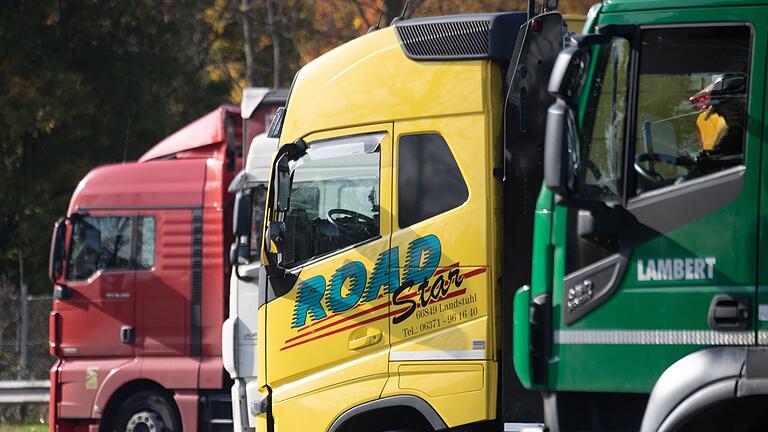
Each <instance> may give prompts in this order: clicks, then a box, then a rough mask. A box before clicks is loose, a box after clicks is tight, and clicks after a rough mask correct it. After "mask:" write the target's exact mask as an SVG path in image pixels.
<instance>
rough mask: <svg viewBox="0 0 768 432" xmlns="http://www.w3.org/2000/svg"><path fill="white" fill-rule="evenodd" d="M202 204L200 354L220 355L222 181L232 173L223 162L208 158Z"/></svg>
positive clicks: (225, 203) (225, 226)
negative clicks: (203, 201)
mask: <svg viewBox="0 0 768 432" xmlns="http://www.w3.org/2000/svg"><path fill="white" fill-rule="evenodd" d="M207 166H208V170H207V175H206V183H205V205H204V207H203V284H202V301H201V303H202V354H203V356H204V357H207V356H221V324H222V323H223V322H224V318H225V316H224V312H225V304H226V303H225V295H226V292H227V290H226V286H227V280H228V279H227V274H228V272H227V270H228V269H229V266H228V265H227V259H226V252H225V251H226V250H227V246H228V245H229V243H230V242H231V236H232V230H231V228H229V227H230V226H231V225H230V224H231V219H232V217H231V210H230V209H231V207H232V196H231V195H230V194H228V193H226V182H227V180H229V179H231V177H232V174H231V173H229V172H228V171H227V170H226V167H225V164H224V163H222V162H220V161H216V160H211V159H209V160H208V164H207Z"/></svg>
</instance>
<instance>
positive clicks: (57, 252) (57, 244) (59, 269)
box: [48, 217, 67, 282]
mask: <svg viewBox="0 0 768 432" xmlns="http://www.w3.org/2000/svg"><path fill="white" fill-rule="evenodd" d="M66 233H67V224H66V219H65V218H63V217H62V218H59V220H57V221H56V224H55V225H54V226H53V236H52V238H51V252H50V255H49V257H48V278H50V279H51V282H56V280H57V279H59V278H60V277H61V276H63V273H64V256H65V250H64V243H65V236H66Z"/></svg>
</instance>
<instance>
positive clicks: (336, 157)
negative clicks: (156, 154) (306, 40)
mask: <svg viewBox="0 0 768 432" xmlns="http://www.w3.org/2000/svg"><path fill="white" fill-rule="evenodd" d="M305 141H306V143H307V146H308V147H307V149H306V152H303V151H301V150H298V151H297V152H296V153H284V152H283V151H284V150H285V149H282V150H283V151H281V152H280V153H279V154H283V155H284V156H285V157H286V158H287V159H288V160H285V159H281V157H282V156H278V162H276V163H277V164H278V166H277V167H276V168H275V170H276V171H278V172H280V171H281V170H282V169H283V168H282V167H284V168H285V169H286V170H290V175H291V176H292V183H291V184H290V190H278V189H280V187H279V186H276V185H275V184H274V183H273V184H272V186H271V190H272V191H273V193H274V191H275V190H278V191H277V194H281V193H289V194H290V196H289V198H290V200H289V203H288V207H287V208H285V209H282V210H281V211H279V212H278V211H276V210H277V209H276V208H275V207H274V203H271V202H270V203H271V205H270V206H269V212H270V213H271V215H272V216H268V217H269V219H270V221H269V229H268V232H269V234H268V235H269V236H270V240H267V241H268V242H269V241H271V243H272V244H273V245H274V246H276V251H277V252H278V254H274V253H268V254H267V257H268V259H267V262H266V263H265V268H266V271H267V273H268V274H269V287H268V288H267V290H266V297H267V298H266V302H267V303H266V307H267V311H266V320H267V321H266V322H267V325H266V332H267V336H266V340H267V347H266V360H267V361H266V370H267V382H268V383H269V385H270V387H271V388H272V391H273V393H272V403H273V408H272V412H273V415H274V417H275V422H276V424H279V428H280V429H281V430H302V429H305V427H306V426H307V425H306V424H304V419H305V418H314V419H322V418H326V417H328V416H335V415H337V414H338V413H333V412H330V411H328V410H327V409H324V407H327V406H329V405H331V406H342V405H346V404H349V403H353V402H354V401H359V402H360V403H361V402H364V401H368V400H372V399H376V398H378V397H379V395H380V394H381V391H382V388H383V387H384V383H385V381H386V379H387V360H388V355H389V334H388V320H387V318H388V315H389V302H388V298H387V295H386V290H387V282H388V281H389V280H390V278H389V274H390V273H389V271H390V264H389V260H388V258H389V256H390V255H389V248H390V232H391V229H390V203H391V198H390V196H391V190H390V189H391V164H392V144H391V142H392V125H391V124H381V125H373V126H366V127H359V128H352V129H344V130H340V131H333V132H327V133H319V134H314V135H311V136H308V137H307V138H306V139H305ZM281 161H284V162H285V165H284V166H283V165H281ZM278 200H279V201H282V199H281V198H278ZM280 227H282V228H280ZM382 286H383V287H382ZM259 338H260V339H261V335H259ZM282 383H289V384H287V385H281V384H282ZM333 401H337V402H333ZM297 409H299V410H300V411H297ZM296 412H301V413H302V415H301V416H298V415H296ZM327 420H328V424H330V422H331V421H333V418H328V419H327Z"/></svg>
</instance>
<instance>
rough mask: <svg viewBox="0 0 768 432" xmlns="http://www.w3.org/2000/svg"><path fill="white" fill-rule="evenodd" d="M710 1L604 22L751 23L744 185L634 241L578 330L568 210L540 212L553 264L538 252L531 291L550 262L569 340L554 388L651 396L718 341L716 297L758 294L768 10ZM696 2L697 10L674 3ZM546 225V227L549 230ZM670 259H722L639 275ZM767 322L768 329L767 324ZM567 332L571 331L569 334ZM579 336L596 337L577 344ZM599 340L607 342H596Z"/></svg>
mask: <svg viewBox="0 0 768 432" xmlns="http://www.w3.org/2000/svg"><path fill="white" fill-rule="evenodd" d="M722 3H723V2H716V3H711V4H715V5H717V4H722ZM702 4H703V2H701V1H698V2H693V1H673V2H660V1H642V2H641V1H635V0H632V1H626V0H625V1H609V2H606V3H605V5H604V7H603V10H602V14H601V15H600V16H599V17H598V21H599V22H598V24H599V25H606V24H642V25H664V24H688V23H690V24H692V25H695V24H696V23H709V22H719V23H723V22H737V23H739V22H740V23H745V22H748V23H751V25H752V26H753V28H754V32H753V38H754V39H753V51H752V52H753V55H752V58H753V60H752V65H751V71H750V76H751V90H750V94H749V106H748V110H749V113H750V123H749V125H748V138H747V148H746V165H747V169H746V173H745V177H744V188H743V191H742V193H741V195H740V196H739V197H738V198H737V199H736V200H735V201H733V202H732V203H730V204H728V205H726V206H725V207H723V208H721V209H719V210H717V211H715V212H713V213H710V214H709V215H707V216H705V217H703V218H701V219H698V220H695V221H693V222H691V223H689V224H687V225H685V226H683V227H680V228H677V229H675V230H673V231H671V232H668V233H666V234H664V235H660V236H658V237H656V238H654V239H652V240H650V241H648V242H646V243H643V244H641V245H639V246H638V247H636V248H635V249H634V251H633V253H632V256H631V257H630V261H629V267H628V270H627V272H626V273H625V275H624V278H623V280H622V282H621V284H620V287H619V289H618V291H617V292H616V293H615V294H614V295H613V296H612V298H611V299H610V300H608V301H607V302H605V303H603V304H602V305H600V306H599V307H598V308H597V309H596V310H594V311H592V312H590V313H589V314H587V315H586V316H584V317H583V318H582V319H580V320H578V321H576V322H575V323H573V324H572V325H570V326H567V325H565V324H564V322H563V321H562V317H563V313H562V307H563V305H562V299H563V292H562V289H563V288H562V286H563V276H564V272H565V268H566V267H565V264H566V263H565V260H566V234H567V229H568V227H567V222H568V220H567V212H568V209H565V208H563V207H559V206H558V207H557V208H556V209H555V211H554V217H553V218H552V219H549V218H547V219H545V220H541V219H539V218H538V214H537V219H536V223H537V231H536V237H535V238H536V241H537V243H538V242H541V243H542V244H543V245H544V246H537V247H535V249H534V251H535V253H536V254H549V253H551V254H552V262H551V263H548V262H547V260H546V259H545V258H544V257H542V256H540V255H536V256H535V257H534V261H533V270H534V273H533V281H532V287H531V289H532V293H533V295H536V294H535V293H540V292H545V291H547V290H548V289H549V288H548V284H547V283H546V278H537V276H536V275H537V272H538V271H540V270H541V268H549V266H550V265H551V266H552V267H551V268H552V273H551V274H552V279H551V281H552V284H551V286H552V292H553V317H554V318H553V319H554V323H553V324H554V330H555V332H556V335H559V336H560V337H561V338H559V339H558V341H559V342H563V341H564V340H567V341H568V343H555V345H554V347H553V352H552V358H551V362H550V365H549V386H550V388H551V389H553V390H572V391H619V392H649V391H650V390H651V387H652V386H653V384H654V383H655V382H656V380H657V379H658V377H659V375H660V374H661V373H662V372H663V371H664V370H665V369H666V368H667V367H668V366H669V365H671V364H672V363H673V362H675V361H676V360H678V359H679V358H681V357H683V356H684V355H686V354H688V353H690V352H693V351H695V350H697V349H699V348H701V347H703V346H706V345H708V344H709V343H710V342H706V341H707V340H708V339H707V337H711V336H713V335H712V332H710V331H709V330H710V329H709V325H708V321H707V315H708V310H709V305H710V302H711V300H712V298H713V296H714V295H716V294H719V293H731V294H747V295H753V296H754V295H756V285H757V283H758V275H757V269H758V268H760V267H759V266H758V263H759V261H758V242H759V244H760V251H759V252H761V253H762V252H764V249H765V247H768V246H764V245H766V244H768V242H766V241H762V240H764V237H766V234H765V232H764V230H762V229H761V230H759V231H758V199H760V202H761V203H762V205H763V206H764V205H766V204H765V202H766V201H767V200H768V199H767V198H768V197H765V196H763V195H764V194H765V193H766V192H765V190H761V189H760V187H759V186H760V184H761V178H762V177H761V172H760V169H761V166H760V165H761V164H760V162H761V158H762V157H763V155H762V152H761V147H762V141H763V140H762V138H763V137H762V134H763V131H762V119H763V118H764V113H763V102H764V95H765V82H764V81H765V80H764V77H765V58H766V52H768V49H767V48H766V33H768V7H766V6H755V5H758V4H759V3H756V2H728V4H729V7H699V6H700V5H702ZM643 5H645V6H643ZM689 5H690V6H696V7H687V8H681V9H672V8H673V7H684V6H689ZM747 5H748V6H747ZM662 6H663V8H662ZM649 9H650V10H649ZM628 11H633V12H628ZM615 12H622V13H615ZM670 61H674V59H670ZM763 176H765V174H763ZM763 181H764V180H763ZM766 210H768V209H766ZM766 214H768V212H767V211H763V212H761V213H760V222H761V225H760V226H761V227H764V224H762V222H763V220H764V219H765V218H766V216H765V215H766ZM549 223H551V224H552V226H551V231H552V241H551V242H550V241H546V240H545V232H544V231H546V230H547V228H548V226H547V225H548V224H549ZM539 225H542V226H543V227H542V228H541V230H539V229H538V228H539ZM756 239H759V241H756ZM766 240H768V239H766ZM550 246H551V248H552V249H551V252H550V249H549V247H550ZM672 257H679V258H696V257H699V258H706V257H715V258H716V260H717V262H716V265H715V267H714V274H713V278H712V279H711V280H706V281H701V280H700V281H691V280H688V281H639V280H638V278H637V275H638V273H637V271H636V270H637V265H638V261H639V260H644V261H643V262H647V260H648V259H659V258H672ZM759 281H760V284H761V285H764V287H761V292H762V291H763V290H765V291H766V293H768V283H766V281H768V269H762V268H760V275H759ZM763 298H765V297H763ZM755 324H757V323H755ZM759 325H760V327H761V328H762V327H765V328H766V329H768V325H765V323H763V322H760V323H759ZM754 329H755V326H754V325H753V326H752V327H751V330H749V331H747V332H746V333H739V334H735V333H733V334H723V335H720V334H716V335H714V336H715V337H717V339H718V340H719V342H717V343H726V344H727V343H736V344H743V343H754V341H755V339H756V334H755V330H754ZM563 330H565V331H567V332H566V333H563V332H561V331H563ZM568 332H570V333H568ZM564 335H567V337H566V336H564ZM701 335H704V336H701ZM739 335H741V336H739ZM580 337H585V338H586V339H585V340H590V341H592V342H589V343H579V342H578V341H579V338H580ZM569 338H570V339H569ZM601 338H604V339H601ZM596 340H600V341H602V342H599V343H596V342H594V341H596ZM574 341H575V342H574ZM627 341H630V342H627ZM638 341H639V342H638Z"/></svg>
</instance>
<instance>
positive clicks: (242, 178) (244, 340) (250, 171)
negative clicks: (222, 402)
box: [222, 134, 277, 432]
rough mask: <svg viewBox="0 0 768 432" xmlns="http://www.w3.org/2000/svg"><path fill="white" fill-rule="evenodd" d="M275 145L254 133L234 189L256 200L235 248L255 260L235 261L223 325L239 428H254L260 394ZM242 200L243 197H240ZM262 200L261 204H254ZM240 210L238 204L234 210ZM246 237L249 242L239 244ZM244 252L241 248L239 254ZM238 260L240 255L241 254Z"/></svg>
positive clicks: (238, 431)
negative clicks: (263, 277) (252, 406)
mask: <svg viewBox="0 0 768 432" xmlns="http://www.w3.org/2000/svg"><path fill="white" fill-rule="evenodd" d="M276 149H277V139H276V138H268V137H267V136H266V134H261V135H258V136H256V137H255V138H254V139H253V141H252V142H251V146H250V150H249V151H248V157H247V159H246V164H245V169H244V170H243V171H242V173H241V174H240V175H239V176H238V177H237V178H236V179H235V180H234V181H233V182H232V185H231V186H230V190H233V189H234V190H235V191H236V192H237V193H238V194H242V193H248V194H249V195H250V200H249V201H251V202H252V203H253V204H254V205H251V206H250V208H249V209H247V210H250V211H251V212H252V213H251V217H250V219H251V224H250V225H251V227H250V228H251V229H250V235H249V236H247V237H248V238H247V239H238V240H237V242H236V247H247V248H248V251H247V255H249V256H251V257H252V258H253V259H252V260H251V261H249V262H241V263H240V264H239V265H237V266H233V269H232V275H231V278H230V283H229V290H230V291H229V317H228V318H227V319H226V321H224V325H223V328H222V350H223V357H224V368H225V369H226V370H227V372H229V375H230V377H232V380H233V384H232V415H233V417H232V418H233V422H234V424H233V426H234V431H235V432H247V431H248V430H250V429H252V428H254V425H253V424H250V422H251V421H250V420H249V419H251V418H253V417H252V416H251V415H249V413H248V406H249V403H248V401H249V400H252V397H249V396H255V395H257V394H258V392H257V390H256V388H257V385H256V313H254V311H253V305H254V304H256V296H257V295H258V274H259V268H260V267H261V263H260V262H259V260H258V256H259V254H260V244H261V230H262V224H263V221H264V214H263V209H264V199H266V194H267V183H268V182H269V170H270V167H271V162H272V156H273V153H274V151H275V150H276ZM237 202H238V204H239V203H241V200H238V201H237ZM256 202H259V203H260V205H255V204H256ZM235 213H237V207H236V210H235ZM241 240H245V241H246V242H247V243H245V244H243V243H241ZM243 255H244V254H243V253H242V252H241V253H240V257H242V256H243ZM235 259H238V258H237V257H236V258H235Z"/></svg>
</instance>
